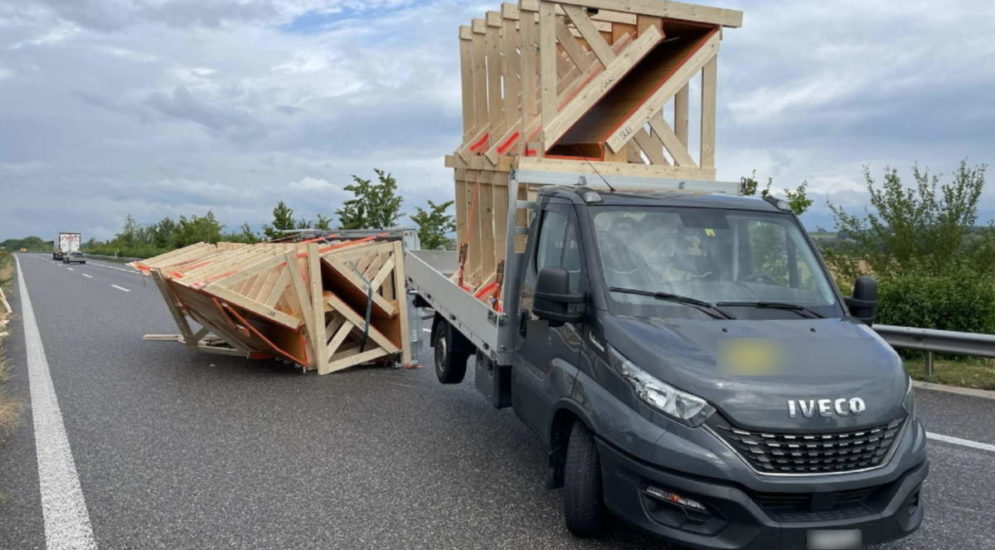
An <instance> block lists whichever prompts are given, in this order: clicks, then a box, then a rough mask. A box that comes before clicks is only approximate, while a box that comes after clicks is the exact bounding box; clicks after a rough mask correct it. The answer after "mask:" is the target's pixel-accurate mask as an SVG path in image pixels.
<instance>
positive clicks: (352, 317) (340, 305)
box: [325, 294, 401, 353]
mask: <svg viewBox="0 0 995 550" xmlns="http://www.w3.org/2000/svg"><path fill="white" fill-rule="evenodd" d="M325 301H326V302H327V303H328V305H330V306H332V309H333V310H334V311H335V312H336V313H339V314H341V315H342V316H343V317H345V319H346V321H349V322H350V323H352V324H353V325H356V327H357V329H358V330H360V331H362V330H363V327H365V326H366V319H365V318H364V317H363V316H361V315H359V314H358V313H356V311H355V310H353V309H352V308H351V307H349V305H348V304H346V303H345V302H343V301H342V299H341V298H339V297H338V296H336V295H334V294H329V295H326V296H325ZM367 334H368V335H369V339H370V340H371V341H372V342H374V343H375V344H377V345H378V346H380V347H382V348H384V349H385V350H387V351H388V352H389V353H398V352H400V351H401V350H400V348H398V347H397V346H396V345H394V343H393V342H391V341H390V339H389V338H387V337H386V336H384V334H383V333H382V332H380V330H379V329H377V328H376V327H375V326H373V324H372V323H371V324H370V327H369V330H368V331H367Z"/></svg>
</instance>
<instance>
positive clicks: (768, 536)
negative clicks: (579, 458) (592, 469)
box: [598, 440, 929, 550]
mask: <svg viewBox="0 0 995 550" xmlns="http://www.w3.org/2000/svg"><path fill="white" fill-rule="evenodd" d="M598 448H599V454H600V458H601V467H602V472H603V473H602V475H603V478H604V489H605V501H606V504H607V505H608V507H609V509H610V510H612V512H614V513H615V514H617V515H618V516H620V517H622V518H624V519H625V520H626V521H628V522H630V523H632V524H634V525H636V526H637V527H639V528H642V529H644V530H646V531H649V532H651V533H654V534H657V535H659V536H662V537H663V538H666V539H668V540H670V541H672V542H676V543H679V544H683V545H685V546H689V547H692V548H709V549H713V548H723V549H764V550H769V549H775V548H806V547H807V545H808V543H807V540H808V539H807V537H808V536H809V531H810V530H813V529H816V530H832V529H859V530H860V532H861V538H862V542H863V544H879V543H883V542H887V541H890V540H895V539H898V538H902V537H905V536H907V535H909V534H911V533H912V532H913V531H915V530H916V529H917V528H918V527H919V525H920V524H921V523H922V517H923V507H922V504H921V502H920V499H919V493H920V490H921V486H922V482H923V480H925V479H926V474H927V473H928V471H929V463H928V461H926V460H923V461H922V462H920V463H919V464H918V465H916V466H913V467H912V468H910V469H908V470H907V471H905V472H904V473H902V474H901V475H900V476H899V477H897V478H896V479H894V480H892V481H890V482H887V483H884V484H883V485H873V486H869V487H868V488H867V489H866V495H865V498H863V499H862V500H860V501H859V502H858V501H857V498H858V497H860V496H861V495H864V494H865V493H862V492H861V493H856V492H854V491H853V490H850V491H847V492H845V493H844V492H838V491H836V490H835V487H834V486H831V485H827V486H826V490H825V491H818V490H816V491H815V492H814V493H799V492H794V493H784V494H772V493H757V492H753V491H751V490H749V489H746V488H744V487H740V486H737V485H733V484H730V483H728V482H721V481H716V480H713V479H708V478H702V477H696V476H691V475H682V474H679V473H677V472H671V471H667V470H663V469H660V468H656V467H654V466H651V465H649V464H647V463H645V462H642V461H640V460H638V459H636V458H633V457H632V456H630V455H628V454H626V453H624V452H622V451H620V450H618V449H617V448H615V447H614V446H612V445H610V444H608V443H606V442H604V441H603V440H599V441H598ZM650 487H653V488H656V489H660V490H663V491H667V492H671V493H675V494H678V495H680V496H682V497H685V498H690V499H693V500H695V501H697V502H698V503H701V504H704V506H705V507H706V508H707V512H700V511H696V510H694V509H691V508H688V507H684V506H679V505H676V504H671V503H667V502H664V501H662V500H659V499H658V498H654V497H651V496H648V495H647V494H646V491H647V489H648V488H650ZM799 499H801V500H802V501H803V502H800V501H799Z"/></svg>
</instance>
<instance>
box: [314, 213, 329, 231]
mask: <svg viewBox="0 0 995 550" xmlns="http://www.w3.org/2000/svg"><path fill="white" fill-rule="evenodd" d="M311 227H313V228H314V229H323V230H325V231H328V230H330V229H331V228H332V219H331V218H329V217H326V216H325V215H324V214H318V219H317V220H315V222H314V223H313V224H311Z"/></svg>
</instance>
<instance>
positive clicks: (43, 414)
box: [14, 256, 97, 549]
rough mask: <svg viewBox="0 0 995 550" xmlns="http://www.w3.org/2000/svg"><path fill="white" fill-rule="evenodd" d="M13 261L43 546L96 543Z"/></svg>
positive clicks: (37, 334)
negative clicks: (25, 359)
mask: <svg viewBox="0 0 995 550" xmlns="http://www.w3.org/2000/svg"><path fill="white" fill-rule="evenodd" d="M14 258H15V261H16V262H17V273H18V275H17V286H18V289H19V290H20V292H21V309H22V310H24V311H23V312H22V316H23V317H22V318H23V319H24V347H25V350H26V352H27V358H28V384H29V386H30V387H31V388H30V393H31V416H32V418H33V419H34V428H35V452H36V454H37V459H38V485H39V489H40V490H41V511H42V515H43V516H44V519H45V544H46V546H47V547H48V548H82V549H90V548H94V549H95V548H96V547H97V542H96V539H94V537H93V528H91V527H90V516H89V514H88V513H87V511H86V501H85V500H84V498H83V490H82V489H81V488H80V485H79V476H78V475H77V474H76V463H75V462H74V461H73V453H72V449H71V448H70V447H69V439H68V438H67V437H66V427H65V425H64V424H63V423H62V412H61V411H60V410H59V400H58V398H57V397H56V395H55V386H54V385H53V384H52V374H51V372H50V371H49V369H48V359H46V358H45V348H44V346H43V345H42V341H41V333H40V332H39V331H38V323H37V321H35V312H34V310H33V309H32V308H31V298H30V297H29V296H28V287H27V286H25V284H24V272H23V271H21V261H20V260H19V259H17V256H15V257H14Z"/></svg>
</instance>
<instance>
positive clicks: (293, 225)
mask: <svg viewBox="0 0 995 550" xmlns="http://www.w3.org/2000/svg"><path fill="white" fill-rule="evenodd" d="M289 229H299V228H298V227H297V222H296V221H295V220H294V210H293V209H292V208H290V207H289V206H287V204H286V203H285V202H283V201H280V202H278V203H276V206H275V207H274V208H273V224H272V225H265V226H263V233H265V234H266V236H267V237H269V238H270V239H278V238H280V237H283V236H285V233H284V231H285V230H289Z"/></svg>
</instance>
